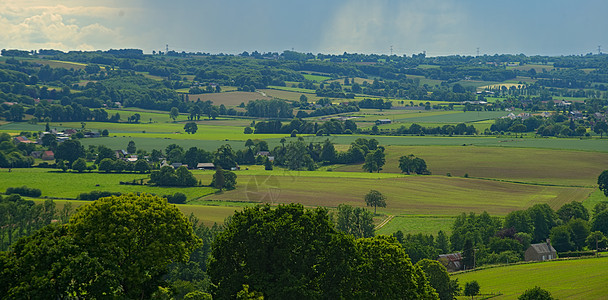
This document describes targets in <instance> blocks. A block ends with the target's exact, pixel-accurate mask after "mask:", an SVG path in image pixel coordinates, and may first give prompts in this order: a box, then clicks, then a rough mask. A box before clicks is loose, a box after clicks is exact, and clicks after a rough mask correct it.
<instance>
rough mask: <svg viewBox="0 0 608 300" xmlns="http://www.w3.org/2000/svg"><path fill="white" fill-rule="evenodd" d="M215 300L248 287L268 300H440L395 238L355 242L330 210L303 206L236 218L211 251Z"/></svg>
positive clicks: (241, 214) (257, 210) (264, 209)
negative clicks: (340, 229) (338, 226)
mask: <svg viewBox="0 0 608 300" xmlns="http://www.w3.org/2000/svg"><path fill="white" fill-rule="evenodd" d="M209 275H210V277H211V281H212V283H213V285H214V287H215V291H214V292H215V295H214V299H234V298H235V297H236V296H237V295H238V293H239V292H240V291H242V290H243V285H247V286H248V289H249V290H253V291H256V292H259V293H262V294H263V296H264V298H267V299H319V298H321V299H370V297H371V298H374V297H376V298H379V299H403V298H407V299H436V297H437V296H436V294H435V293H434V292H433V290H432V288H431V287H430V286H429V284H428V282H427V280H426V278H425V276H424V275H423V273H422V271H421V270H420V269H419V268H415V267H414V266H413V265H412V263H411V262H410V260H409V259H408V257H407V255H406V254H405V252H404V251H403V249H402V248H401V247H400V245H399V244H398V243H397V242H396V241H395V240H394V239H391V238H387V237H383V238H366V239H361V240H358V241H355V240H354V238H353V237H352V236H349V235H344V234H342V233H340V232H338V231H337V230H336V229H335V228H334V227H333V224H332V222H331V220H330V218H329V215H328V212H327V210H326V209H323V208H317V209H314V210H305V209H304V207H303V206H302V205H300V204H289V205H279V206H278V207H277V208H276V209H271V208H270V206H269V205H265V206H256V207H251V208H245V209H244V210H243V211H241V212H236V213H235V214H234V216H233V217H232V218H231V219H230V222H228V224H227V228H226V230H225V231H224V232H222V233H220V234H219V235H218V236H217V238H216V240H215V243H214V244H213V246H212V259H211V261H210V263H209Z"/></svg>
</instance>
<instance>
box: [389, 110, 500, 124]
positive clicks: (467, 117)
mask: <svg viewBox="0 0 608 300" xmlns="http://www.w3.org/2000/svg"><path fill="white" fill-rule="evenodd" d="M508 114H509V113H507V112H504V111H466V112H462V111H440V112H438V113H437V114H435V115H425V116H417V117H415V116H412V117H406V118H400V119H396V121H407V122H412V123H427V122H428V123H466V122H476V121H482V120H488V119H495V118H500V117H504V116H506V115H508Z"/></svg>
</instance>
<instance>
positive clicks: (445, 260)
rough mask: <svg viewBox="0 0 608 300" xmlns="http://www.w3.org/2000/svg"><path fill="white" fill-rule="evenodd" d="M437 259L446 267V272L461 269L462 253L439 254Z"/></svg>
mask: <svg viewBox="0 0 608 300" xmlns="http://www.w3.org/2000/svg"><path fill="white" fill-rule="evenodd" d="M437 260H438V261H439V262H440V263H441V264H442V265H443V266H444V267H445V268H446V269H448V272H456V271H460V270H462V266H463V263H462V253H460V252H456V253H450V254H441V255H439V257H438V258H437Z"/></svg>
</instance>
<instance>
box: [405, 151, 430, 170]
mask: <svg viewBox="0 0 608 300" xmlns="http://www.w3.org/2000/svg"><path fill="white" fill-rule="evenodd" d="M399 169H401V173H406V174H408V175H409V174H411V173H416V174H423V175H428V174H430V173H431V172H429V170H428V169H427V166H426V162H425V161H424V159H422V158H419V157H416V156H415V155H414V154H410V155H404V156H401V157H400V158H399Z"/></svg>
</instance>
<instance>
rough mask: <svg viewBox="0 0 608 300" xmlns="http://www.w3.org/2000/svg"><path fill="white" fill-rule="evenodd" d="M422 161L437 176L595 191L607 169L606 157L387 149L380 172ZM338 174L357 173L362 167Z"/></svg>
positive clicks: (447, 148) (533, 151)
mask: <svg viewBox="0 0 608 300" xmlns="http://www.w3.org/2000/svg"><path fill="white" fill-rule="evenodd" d="M409 154H414V155H416V156H418V157H421V158H423V159H424V160H425V161H426V163H427V166H428V169H429V170H430V171H431V172H432V173H433V174H436V175H446V174H447V173H451V175H452V176H464V175H465V174H468V175H469V177H475V178H492V179H499V180H508V181H517V182H527V183H539V184H552V185H564V186H586V187H594V186H595V185H596V181H597V176H598V175H599V174H600V173H601V172H602V171H603V170H604V169H605V168H606V166H607V165H608V153H605V152H584V151H565V150H551V149H523V148H504V147H477V146H466V147H463V146H444V147H442V146H389V147H387V148H386V165H385V167H384V169H383V170H382V172H393V173H400V172H401V170H400V169H399V157H401V156H403V155H409ZM336 170H337V171H351V172H360V171H361V165H346V166H340V167H338V168H336Z"/></svg>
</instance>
